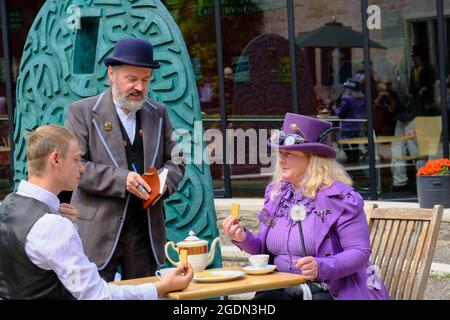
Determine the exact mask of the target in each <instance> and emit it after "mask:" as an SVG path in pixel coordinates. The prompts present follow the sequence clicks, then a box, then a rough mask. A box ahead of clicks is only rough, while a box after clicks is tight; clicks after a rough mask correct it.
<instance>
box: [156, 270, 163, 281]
mask: <svg viewBox="0 0 450 320" xmlns="http://www.w3.org/2000/svg"><path fill="white" fill-rule="evenodd" d="M155 275H156V277H157V278H158V279H159V280H162V279H163V277H162V274H161V271H159V270H156V272H155Z"/></svg>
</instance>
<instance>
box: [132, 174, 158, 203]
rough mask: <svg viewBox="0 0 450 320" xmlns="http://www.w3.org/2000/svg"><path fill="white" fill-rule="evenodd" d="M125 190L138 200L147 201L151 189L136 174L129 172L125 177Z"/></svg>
mask: <svg viewBox="0 0 450 320" xmlns="http://www.w3.org/2000/svg"><path fill="white" fill-rule="evenodd" d="M126 189H127V191H128V192H130V193H132V194H134V195H135V196H137V197H138V198H140V199H144V200H147V199H148V194H149V193H150V192H152V188H150V186H149V185H148V184H147V182H145V180H144V179H142V177H141V176H140V175H139V174H137V173H136V172H133V171H130V173H128V176H127V181H126Z"/></svg>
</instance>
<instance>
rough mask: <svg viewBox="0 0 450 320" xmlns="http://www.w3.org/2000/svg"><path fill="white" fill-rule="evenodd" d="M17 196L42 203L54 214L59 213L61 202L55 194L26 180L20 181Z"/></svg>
mask: <svg viewBox="0 0 450 320" xmlns="http://www.w3.org/2000/svg"><path fill="white" fill-rule="evenodd" d="M17 194H19V195H21V196H25V197H29V198H34V199H36V200H38V201H41V202H43V203H45V204H46V205H48V206H49V207H50V209H51V210H53V211H54V212H58V211H59V206H60V202H59V199H58V197H57V196H56V195H55V194H54V193H52V192H50V191H48V190H45V189H44V188H41V187H39V186H37V185H35V184H32V183H30V182H28V181H26V180H22V181H20V184H19V187H18V188H17Z"/></svg>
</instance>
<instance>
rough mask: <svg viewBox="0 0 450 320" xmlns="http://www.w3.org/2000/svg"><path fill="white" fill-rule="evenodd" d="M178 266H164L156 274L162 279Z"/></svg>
mask: <svg viewBox="0 0 450 320" xmlns="http://www.w3.org/2000/svg"><path fill="white" fill-rule="evenodd" d="M175 269H176V268H162V269H159V270H157V271H156V272H155V276H157V277H158V279H159V280H162V279H163V278H164V277H165V276H166V275H167V274H168V273H170V272H171V271H172V270H175Z"/></svg>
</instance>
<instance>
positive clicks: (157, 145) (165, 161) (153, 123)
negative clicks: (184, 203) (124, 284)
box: [65, 38, 184, 281]
mask: <svg viewBox="0 0 450 320" xmlns="http://www.w3.org/2000/svg"><path fill="white" fill-rule="evenodd" d="M104 63H105V65H106V66H107V67H108V79H109V82H110V84H111V88H110V89H109V90H106V91H104V92H103V93H102V94H100V95H98V96H94V97H91V98H87V99H84V100H81V101H77V102H75V103H73V104H72V105H71V106H70V108H69V114H68V117H67V120H66V123H65V125H66V127H67V128H68V129H69V130H71V131H72V132H73V133H74V134H75V135H76V136H77V137H78V139H79V140H80V144H81V150H82V160H83V164H84V166H85V168H86V172H85V174H84V175H83V176H82V178H81V180H80V184H79V187H78V189H77V190H75V191H74V193H73V195H72V201H71V203H72V204H73V205H75V207H76V208H77V209H78V212H80V216H79V219H78V230H79V232H80V236H81V238H82V240H83V246H84V249H85V252H86V254H87V256H88V257H89V259H91V260H92V261H94V262H95V263H96V264H97V267H98V269H99V271H100V273H101V275H102V277H103V278H104V279H105V280H107V281H112V280H113V279H114V275H115V273H116V270H117V268H118V267H119V266H120V267H121V271H122V279H130V278H139V277H145V276H150V275H153V274H154V273H155V271H156V270H157V268H158V267H160V266H162V265H163V264H164V263H165V254H164V244H165V242H166V231H165V214H164V208H163V203H162V201H161V200H159V201H158V202H157V203H155V204H154V205H153V206H151V207H149V208H148V209H147V210H143V209H142V199H147V198H148V193H149V192H151V190H150V187H149V186H148V185H147V183H146V182H145V181H144V180H143V179H142V178H141V174H142V173H143V172H144V171H147V170H148V169H149V168H150V167H156V168H157V169H158V171H160V170H162V169H163V168H167V169H168V171H169V172H168V176H167V180H166V186H165V193H164V197H168V196H170V195H171V194H172V193H174V192H175V191H176V189H177V187H178V184H179V182H180V181H181V179H182V178H183V175H184V164H183V159H182V158H181V157H180V156H179V152H178V149H177V147H176V144H175V142H173V141H172V140H171V135H172V126H171V123H170V120H169V116H168V113H167V109H166V107H165V106H164V105H162V104H160V103H157V102H155V101H152V100H149V99H147V93H148V85H149V82H150V79H151V76H152V72H153V69H157V68H159V67H160V65H159V63H157V62H155V61H153V47H152V45H151V43H150V42H148V41H146V40H143V39H137V38H123V39H120V40H119V41H118V42H117V43H116V46H115V48H114V51H113V54H112V56H111V57H108V58H106V59H105V61H104ZM135 171H137V172H135Z"/></svg>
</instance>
